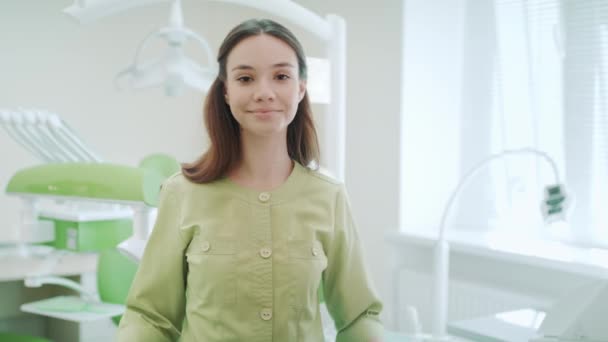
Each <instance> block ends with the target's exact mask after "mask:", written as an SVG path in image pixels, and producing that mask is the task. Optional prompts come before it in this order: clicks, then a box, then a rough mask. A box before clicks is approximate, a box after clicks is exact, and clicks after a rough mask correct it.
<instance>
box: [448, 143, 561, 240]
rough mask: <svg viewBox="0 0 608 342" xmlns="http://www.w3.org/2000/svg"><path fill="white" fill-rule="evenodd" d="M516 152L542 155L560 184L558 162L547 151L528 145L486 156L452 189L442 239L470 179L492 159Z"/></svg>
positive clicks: (556, 181)
mask: <svg viewBox="0 0 608 342" xmlns="http://www.w3.org/2000/svg"><path fill="white" fill-rule="evenodd" d="M514 154H533V155H537V156H539V157H542V158H543V159H544V160H546V161H547V162H548V163H549V165H550V166H551V170H552V171H553V175H554V177H555V183H556V184H559V182H560V179H559V172H558V169H557V164H556V163H555V161H554V160H553V158H551V157H550V156H549V155H548V154H546V153H545V152H542V151H539V150H536V149H533V148H529V147H526V148H520V149H513V150H504V151H502V152H500V153H496V154H492V155H490V156H488V157H486V158H484V159H483V160H481V161H480V162H479V163H477V164H476V165H475V166H474V167H473V168H472V169H471V170H469V171H468V172H467V173H466V174H465V175H464V177H462V179H461V180H460V182H459V183H458V185H457V186H456V188H455V189H454V191H452V193H451V194H450V198H449V200H448V202H447V204H446V206H445V209H444V210H443V215H442V217H441V222H440V224H439V239H440V240H443V239H445V224H446V221H447V218H448V214H449V213H450V209H451V208H452V205H453V203H454V201H455V200H456V197H457V196H458V194H459V193H460V191H461V190H462V189H463V188H464V187H465V185H467V184H468V182H469V180H471V179H472V178H473V176H475V175H476V174H477V173H478V172H479V171H480V170H481V169H482V168H483V167H485V166H486V165H487V164H489V163H490V162H491V161H494V160H496V159H500V158H503V157H505V156H509V155H514Z"/></svg>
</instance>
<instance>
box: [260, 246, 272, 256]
mask: <svg viewBox="0 0 608 342" xmlns="http://www.w3.org/2000/svg"><path fill="white" fill-rule="evenodd" d="M271 255H272V249H270V248H268V247H264V248H262V249H260V256H261V257H262V258H264V259H268V258H270V256H271Z"/></svg>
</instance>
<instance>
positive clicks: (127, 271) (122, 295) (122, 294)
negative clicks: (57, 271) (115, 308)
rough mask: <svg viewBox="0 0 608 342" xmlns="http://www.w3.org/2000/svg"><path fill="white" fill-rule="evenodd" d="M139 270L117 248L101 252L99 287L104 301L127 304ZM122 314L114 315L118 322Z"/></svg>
mask: <svg viewBox="0 0 608 342" xmlns="http://www.w3.org/2000/svg"><path fill="white" fill-rule="evenodd" d="M135 272H137V264H136V263H135V262H134V261H133V260H131V259H129V258H128V257H126V256H125V255H123V254H122V253H120V252H119V251H118V250H116V249H108V250H105V251H103V252H101V253H100V254H99V262H98V264H97V289H98V291H99V297H100V298H101V300H102V301H103V302H106V303H112V304H125V302H126V300H127V294H128V293H129V288H130V287H131V283H132V282H133V278H134V277H135ZM121 317H122V316H116V317H113V318H112V320H113V321H114V323H116V324H118V322H120V318H121Z"/></svg>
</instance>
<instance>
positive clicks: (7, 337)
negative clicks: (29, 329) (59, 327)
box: [0, 332, 53, 342]
mask: <svg viewBox="0 0 608 342" xmlns="http://www.w3.org/2000/svg"><path fill="white" fill-rule="evenodd" d="M0 342H53V341H51V340H47V339H46V338H42V337H36V336H28V335H20V334H13V333H6V332H0Z"/></svg>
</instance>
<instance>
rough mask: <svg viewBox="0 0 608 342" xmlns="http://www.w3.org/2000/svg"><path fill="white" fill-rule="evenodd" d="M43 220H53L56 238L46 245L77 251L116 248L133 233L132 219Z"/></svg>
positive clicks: (44, 218)
mask: <svg viewBox="0 0 608 342" xmlns="http://www.w3.org/2000/svg"><path fill="white" fill-rule="evenodd" d="M40 219H41V220H49V221H53V222H54V224H55V240H54V241H53V242H49V243H47V244H46V245H50V246H53V247H55V248H58V249H67V250H70V251H76V252H98V251H102V250H105V249H108V248H115V247H116V246H117V245H118V244H119V243H120V242H121V241H124V240H126V239H127V238H129V237H130V236H131V235H132V234H133V221H132V220H131V219H112V220H100V221H83V222H74V221H64V220H59V219H51V218H47V217H44V216H41V217H40Z"/></svg>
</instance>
